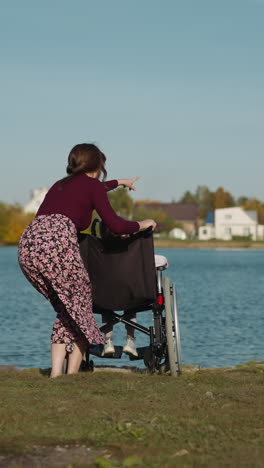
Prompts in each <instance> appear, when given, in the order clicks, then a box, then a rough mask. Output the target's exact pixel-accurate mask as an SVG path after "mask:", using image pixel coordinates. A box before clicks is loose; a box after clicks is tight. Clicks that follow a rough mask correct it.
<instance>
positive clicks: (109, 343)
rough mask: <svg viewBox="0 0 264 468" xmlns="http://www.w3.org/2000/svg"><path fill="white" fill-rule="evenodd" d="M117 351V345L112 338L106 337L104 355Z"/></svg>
mask: <svg viewBox="0 0 264 468" xmlns="http://www.w3.org/2000/svg"><path fill="white" fill-rule="evenodd" d="M114 353H115V347H114V345H113V341H112V339H111V338H106V343H105V345H104V349H103V352H102V356H109V355H111V354H114Z"/></svg>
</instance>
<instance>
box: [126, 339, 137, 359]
mask: <svg viewBox="0 0 264 468" xmlns="http://www.w3.org/2000/svg"><path fill="white" fill-rule="evenodd" d="M123 352H124V353H126V354H130V355H131V356H135V357H138V353H137V348H136V345H135V338H132V336H128V337H127V341H126V344H125V346H124V348H123Z"/></svg>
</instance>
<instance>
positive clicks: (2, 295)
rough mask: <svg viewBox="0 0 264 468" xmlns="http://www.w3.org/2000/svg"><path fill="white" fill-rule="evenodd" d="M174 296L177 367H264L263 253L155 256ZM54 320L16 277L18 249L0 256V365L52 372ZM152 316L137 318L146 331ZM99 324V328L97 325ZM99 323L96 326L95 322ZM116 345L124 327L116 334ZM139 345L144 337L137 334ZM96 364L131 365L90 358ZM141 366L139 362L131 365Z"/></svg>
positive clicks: (194, 252) (189, 252) (187, 251)
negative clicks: (263, 363) (164, 261)
mask: <svg viewBox="0 0 264 468" xmlns="http://www.w3.org/2000/svg"><path fill="white" fill-rule="evenodd" d="M157 253H161V254H163V255H166V256H167V258H168V260H169V264H170V266H169V269H168V270H167V274H168V275H169V277H170V278H171V280H172V281H175V283H176V287H177V294H178V306H179V317H180V330H181V341H182V355H183V364H192V365H201V366H202V367H224V366H232V365H236V364H239V363H243V362H246V361H252V360H264V344H263V342H264V340H263V325H264V314H263V308H264V306H263V299H264V251H254V250H191V249H157ZM53 319H54V312H53V309H52V307H51V306H50V304H49V303H48V302H47V301H46V299H45V298H43V297H42V296H41V295H40V294H39V293H38V292H37V291H35V290H34V289H33V288H32V286H31V285H30V284H29V283H28V281H27V280H26V279H25V278H24V276H23V274H22V273H21V271H20V269H19V266H18V263H17V257H16V248H6V247H2V248H0V320H1V342H0V364H2V365H15V366H16V367H18V368H24V367H42V368H43V367H44V368H45V367H49V366H50V345H49V340H50V332H51V327H52V322H53ZM151 320H152V317H151V314H150V313H149V312H147V313H141V314H138V321H139V322H140V323H142V324H143V325H144V324H145V325H149V324H150V322H151ZM98 321H99V320H98ZM99 323H100V321H99ZM114 333H115V335H114V336H115V343H116V344H119V345H122V344H123V343H124V339H125V331H124V326H123V325H122V324H119V325H118V326H117V327H116V328H115V332H114ZM136 336H137V341H136V342H137V345H138V346H143V345H145V344H147V341H146V340H147V337H145V335H143V334H140V333H138V332H136ZM94 360H95V364H108V365H109V364H114V365H118V366H119V365H127V364H129V365H130V361H129V359H128V358H127V356H124V358H123V359H122V360H109V359H100V358H95V359H94ZM136 363H137V365H138V366H144V364H143V362H142V361H136Z"/></svg>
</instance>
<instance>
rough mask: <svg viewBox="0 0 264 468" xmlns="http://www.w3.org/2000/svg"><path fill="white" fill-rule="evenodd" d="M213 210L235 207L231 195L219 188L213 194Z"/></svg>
mask: <svg viewBox="0 0 264 468" xmlns="http://www.w3.org/2000/svg"><path fill="white" fill-rule="evenodd" d="M213 203H214V209H215V210H216V209H217V208H229V207H231V206H235V205H236V204H235V200H234V198H233V196H232V195H231V193H229V192H225V190H224V189H223V187H219V188H218V189H217V190H216V191H215V192H214V194H213Z"/></svg>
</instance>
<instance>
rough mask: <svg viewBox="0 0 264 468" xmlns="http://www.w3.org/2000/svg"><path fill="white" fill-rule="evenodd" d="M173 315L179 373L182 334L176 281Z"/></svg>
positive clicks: (179, 370)
mask: <svg viewBox="0 0 264 468" xmlns="http://www.w3.org/2000/svg"><path fill="white" fill-rule="evenodd" d="M172 315H173V321H174V333H175V346H176V354H177V363H178V374H181V373H182V356H181V336H180V324H179V315H178V307H177V295H176V286H175V283H173V285H172Z"/></svg>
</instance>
